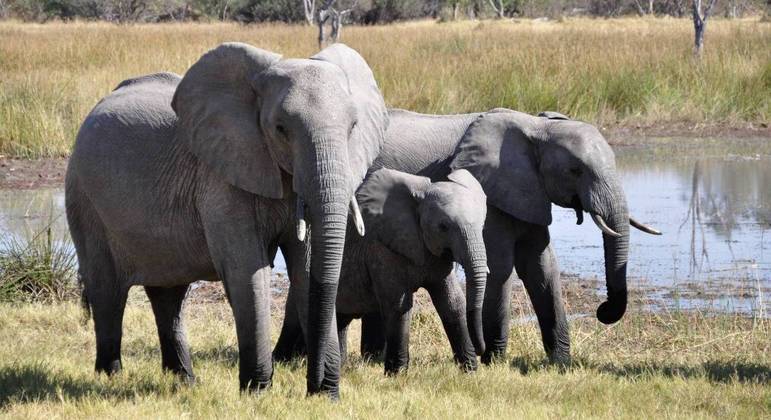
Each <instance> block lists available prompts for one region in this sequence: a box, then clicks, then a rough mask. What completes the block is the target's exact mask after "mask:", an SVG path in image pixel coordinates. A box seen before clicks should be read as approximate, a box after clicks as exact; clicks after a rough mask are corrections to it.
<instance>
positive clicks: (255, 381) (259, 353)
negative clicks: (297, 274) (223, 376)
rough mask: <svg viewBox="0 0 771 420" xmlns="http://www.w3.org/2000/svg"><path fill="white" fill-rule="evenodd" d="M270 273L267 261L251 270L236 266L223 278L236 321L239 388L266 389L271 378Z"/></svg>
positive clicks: (244, 389)
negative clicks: (236, 267) (235, 270)
mask: <svg viewBox="0 0 771 420" xmlns="http://www.w3.org/2000/svg"><path fill="white" fill-rule="evenodd" d="M239 271H240V272H239ZM270 274H271V271H270V265H267V264H265V265H263V266H262V267H261V268H259V269H257V271H255V272H253V274H249V273H248V272H245V271H242V270H238V271H237V272H234V273H232V274H229V275H226V276H225V279H224V281H225V290H226V291H227V295H228V300H229V301H230V306H231V307H232V308H233V315H234V317H235V321H236V334H237V336H238V362H239V372H238V381H239V386H240V388H241V390H242V391H261V390H263V389H267V388H269V387H270V386H271V383H272V379H273V361H272V356H271V351H270Z"/></svg>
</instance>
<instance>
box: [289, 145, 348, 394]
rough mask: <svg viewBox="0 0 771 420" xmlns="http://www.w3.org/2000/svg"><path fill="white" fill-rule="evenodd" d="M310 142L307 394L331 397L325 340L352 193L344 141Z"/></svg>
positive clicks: (334, 352) (335, 358)
mask: <svg viewBox="0 0 771 420" xmlns="http://www.w3.org/2000/svg"><path fill="white" fill-rule="evenodd" d="M313 143H314V145H315V148H316V156H315V159H316V161H315V165H316V166H315V168H316V173H315V175H314V176H313V177H312V179H311V180H310V182H307V183H306V184H305V185H303V186H302V187H301V188H302V189H305V191H304V192H305V193H306V194H303V195H304V196H305V197H309V199H308V200H307V206H308V213H309V216H310V225H311V264H310V290H309V308H308V331H307V334H308V377H307V380H308V392H309V393H317V392H328V393H330V394H331V396H332V397H333V398H336V397H337V392H338V391H337V385H338V379H339V378H338V375H339V363H340V359H339V354H338V349H337V345H336V344H335V343H332V342H330V338H331V336H332V320H333V318H334V314H335V300H336V297H337V285H338V281H339V278H340V267H341V264H342V260H343V249H344V245H345V233H346V225H347V219H348V206H349V203H350V197H351V194H352V192H351V188H349V185H348V184H349V181H348V177H347V176H346V174H347V173H348V171H347V170H346V168H347V165H348V154H347V150H345V148H344V146H345V142H342V141H339V140H335V139H334V138H322V139H318V140H315V141H314V142H313Z"/></svg>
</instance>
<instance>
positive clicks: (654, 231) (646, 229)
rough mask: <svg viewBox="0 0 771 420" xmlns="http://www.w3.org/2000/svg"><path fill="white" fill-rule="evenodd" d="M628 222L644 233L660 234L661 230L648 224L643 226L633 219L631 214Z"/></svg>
mask: <svg viewBox="0 0 771 420" xmlns="http://www.w3.org/2000/svg"><path fill="white" fill-rule="evenodd" d="M629 224H630V225H632V226H634V227H635V228H637V229H640V230H641V231H643V232H645V233H650V234H651V235H661V231H660V230H658V229H654V228H652V227H650V226H645V225H644V224H642V223H640V222H638V221H637V220H634V219H633V218H632V216H629Z"/></svg>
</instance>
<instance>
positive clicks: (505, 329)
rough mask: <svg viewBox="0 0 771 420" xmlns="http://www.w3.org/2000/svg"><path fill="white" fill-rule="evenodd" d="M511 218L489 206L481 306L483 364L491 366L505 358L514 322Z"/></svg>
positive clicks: (513, 234)
mask: <svg viewBox="0 0 771 420" xmlns="http://www.w3.org/2000/svg"><path fill="white" fill-rule="evenodd" d="M508 219H509V216H507V215H504V214H501V213H500V212H499V211H498V210H496V209H494V208H492V207H489V206H488V212H487V220H486V221H485V230H484V238H485V248H486V250H487V266H488V267H489V268H490V274H489V275H488V276H487V287H486V288H485V300H484V303H483V306H482V331H483V335H484V337H485V352H484V353H483V354H482V363H484V364H490V363H492V362H493V361H494V360H496V359H500V358H503V357H505V356H506V346H507V345H508V341H509V328H510V325H509V324H510V322H511V286H512V282H513V279H514V278H515V277H516V274H515V273H514V241H515V238H516V230H515V229H514V228H513V227H512V225H511V223H510V221H509V220H508Z"/></svg>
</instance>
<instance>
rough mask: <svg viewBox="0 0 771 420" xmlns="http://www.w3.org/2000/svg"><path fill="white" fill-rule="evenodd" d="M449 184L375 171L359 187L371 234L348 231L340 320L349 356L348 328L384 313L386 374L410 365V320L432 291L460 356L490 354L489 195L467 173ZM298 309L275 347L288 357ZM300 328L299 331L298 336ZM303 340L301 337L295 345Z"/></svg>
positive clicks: (469, 366)
mask: <svg viewBox="0 0 771 420" xmlns="http://www.w3.org/2000/svg"><path fill="white" fill-rule="evenodd" d="M447 178H448V181H442V182H434V183H432V182H431V180H430V179H429V178H426V177H421V176H415V175H410V174H406V173H403V172H398V171H394V170H390V169H380V170H377V171H376V172H373V173H372V174H370V175H369V177H368V178H367V179H366V180H365V181H364V183H363V184H362V186H361V187H360V188H359V190H358V192H357V199H358V202H359V204H360V206H361V214H362V216H363V218H364V225H365V226H366V231H367V234H366V236H365V237H360V236H358V235H355V234H350V233H351V232H349V235H347V240H346V245H345V254H344V257H343V268H342V273H341V275H340V286H339V287H338V293H337V324H338V331H339V334H340V346H341V353H342V355H343V357H345V354H346V347H345V345H346V344H345V343H346V337H345V333H346V329H347V327H348V324H349V323H350V322H351V320H352V319H354V318H357V317H361V316H363V315H365V314H372V313H377V312H378V311H379V312H380V314H381V316H382V319H383V325H384V329H385V331H383V332H382V333H384V335H385V339H386V351H385V372H386V374H393V373H397V372H398V371H400V370H402V369H406V368H407V365H408V362H409V350H408V342H409V318H410V311H411V308H412V295H413V293H414V292H415V291H417V289H418V288H420V287H423V288H425V289H426V290H427V291H428V293H429V294H430V296H431V300H432V302H433V304H434V307H435V308H436V310H437V312H438V313H439V317H440V318H441V320H442V324H443V326H444V329H445V332H446V333H447V337H448V338H449V340H450V345H451V346H452V351H453V355H454V358H455V361H456V362H457V363H458V364H460V366H461V367H462V368H463V369H466V370H474V369H476V364H477V361H476V354H481V353H482V352H483V351H484V343H483V338H482V337H483V335H482V314H481V312H482V302H483V298H484V291H485V283H486V281H487V273H488V269H487V256H486V252H485V247H484V242H483V239H482V229H483V227H484V221H485V217H486V212H487V205H486V201H487V198H486V196H485V194H484V192H483V191H482V188H481V186H480V185H479V183H478V182H477V180H476V179H475V178H474V177H473V176H472V175H471V174H470V173H469V172H467V171H466V170H462V169H461V170H458V171H454V172H452V173H450V174H449V175H448V177H447ZM453 261H455V262H458V263H460V264H461V265H462V266H463V268H464V270H465V272H466V276H467V279H466V296H465V298H464V295H463V291H462V290H461V288H460V285H459V283H458V282H457V280H456V278H455V276H454V275H453ZM291 310H292V308H290V307H289V304H288V307H287V320H289V321H285V324H284V328H283V330H282V333H281V338H280V339H279V343H278V344H277V346H276V352H274V356H275V357H276V359H285V358H286V356H287V354H285V353H286V352H287V351H291V350H289V349H288V348H287V346H286V345H285V344H286V343H288V342H291V341H292V340H291V338H290V336H291V334H292V333H291V332H290V331H289V330H291V328H292V327H291V326H290V325H289V324H291V322H292V321H291V318H292V316H293V315H294V314H292V313H290V312H289V311H291ZM296 334H297V333H296V332H295V335H296ZM295 343H296V342H295Z"/></svg>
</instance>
